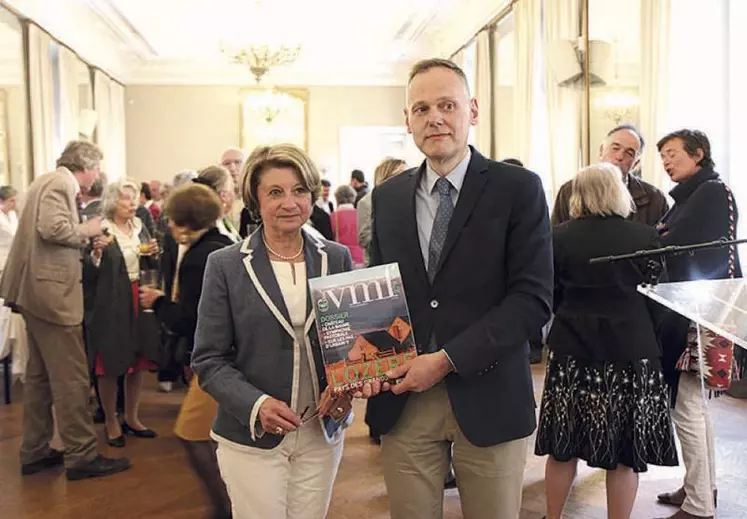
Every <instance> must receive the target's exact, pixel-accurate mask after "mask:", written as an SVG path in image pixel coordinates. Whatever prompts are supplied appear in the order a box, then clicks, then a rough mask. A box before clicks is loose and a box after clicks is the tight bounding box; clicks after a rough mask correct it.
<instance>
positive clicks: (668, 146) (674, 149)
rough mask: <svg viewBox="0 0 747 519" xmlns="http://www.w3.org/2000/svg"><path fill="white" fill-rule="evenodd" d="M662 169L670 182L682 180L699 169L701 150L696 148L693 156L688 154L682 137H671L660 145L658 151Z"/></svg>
mask: <svg viewBox="0 0 747 519" xmlns="http://www.w3.org/2000/svg"><path fill="white" fill-rule="evenodd" d="M659 155H660V156H661V161H662V163H663V165H664V170H665V171H666V172H667V174H668V175H669V177H670V178H671V179H672V182H677V183H680V182H684V181H685V180H687V179H688V178H690V177H692V176H693V175H694V174H695V173H697V172H698V171H700V166H698V162H700V161H701V159H703V150H700V149H699V150H697V153H696V155H695V156H694V157H691V156H690V155H688V153H687V151H685V143H684V142H683V141H682V139H679V138H677V139H672V140H670V141H669V142H667V143H665V144H664V146H662V148H661V151H660V152H659Z"/></svg>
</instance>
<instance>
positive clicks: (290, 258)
mask: <svg viewBox="0 0 747 519" xmlns="http://www.w3.org/2000/svg"><path fill="white" fill-rule="evenodd" d="M262 241H263V242H264V244H265V247H267V250H268V251H270V252H271V253H272V254H274V255H275V256H277V257H278V258H280V259H281V260H283V261H293V260H294V259H296V258H297V257H299V256H300V255H301V253H302V252H303V238H302V239H301V248H300V249H298V252H296V253H295V254H294V255H293V256H283V255H282V254H278V253H277V252H275V251H274V250H272V247H270V244H269V243H267V238H266V237H265V233H262Z"/></svg>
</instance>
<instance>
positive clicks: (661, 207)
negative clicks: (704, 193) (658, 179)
mask: <svg viewBox="0 0 747 519" xmlns="http://www.w3.org/2000/svg"><path fill="white" fill-rule="evenodd" d="M645 145H646V142H645V141H644V140H643V136H642V135H641V134H640V132H639V131H638V130H637V129H636V128H635V126H633V125H630V124H621V125H620V126H617V127H615V128H613V129H612V130H611V131H610V132H609V133H608V134H607V139H606V140H605V141H604V143H602V146H601V147H600V148H599V160H600V161H601V162H609V163H611V164H614V165H615V166H617V167H618V168H620V171H622V174H623V181H624V182H625V185H626V186H628V191H630V195H631V196H632V197H633V202H634V203H635V212H633V213H632V214H631V215H630V219H631V220H633V221H635V222H640V223H643V224H646V225H651V226H654V225H656V222H658V221H659V220H660V219H661V217H662V216H664V214H665V213H666V212H667V211H668V210H669V204H668V203H667V199H666V197H665V196H664V193H662V192H661V190H659V189H657V188H656V187H654V186H653V185H651V184H649V183H648V182H645V181H644V180H641V179H640V178H638V177H636V176H635V175H631V174H630V172H631V171H633V170H634V169H635V168H636V167H637V166H638V164H639V163H640V160H641V154H642V153H643V148H644V146H645ZM571 190H572V181H570V180H569V181H568V182H566V183H565V184H563V185H562V186H561V187H560V190H559V191H558V196H557V197H556V198H555V205H554V206H553V210H552V223H553V225H558V224H561V223H563V222H567V221H568V220H570V214H569V210H570V209H569V201H570V199H571Z"/></svg>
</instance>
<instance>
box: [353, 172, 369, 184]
mask: <svg viewBox="0 0 747 519" xmlns="http://www.w3.org/2000/svg"><path fill="white" fill-rule="evenodd" d="M350 180H357V181H358V182H361V183H363V182H365V181H366V176H365V175H364V174H363V172H362V171H361V170H360V169H354V170H353V171H352V172H351V173H350Z"/></svg>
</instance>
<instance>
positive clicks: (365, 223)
mask: <svg viewBox="0 0 747 519" xmlns="http://www.w3.org/2000/svg"><path fill="white" fill-rule="evenodd" d="M406 169H407V163H406V162H405V161H404V160H402V159H395V158H393V157H387V158H385V159H384V160H382V161H381V163H380V164H379V165H378V166H376V170H375V171H374V189H376V186H380V185H381V184H383V183H384V182H386V181H387V180H389V179H390V178H392V177H393V176H395V175H399V174H400V173H402V172H403V171H405V170H406ZM372 193H373V190H372V191H371V193H367V194H366V196H364V197H363V198H361V199H360V200H359V201H358V206H357V207H356V208H357V209H358V243H359V244H360V246H361V247H363V251H364V254H365V261H366V265H368V262H369V259H368V246H369V245H370V244H371V195H372Z"/></svg>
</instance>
